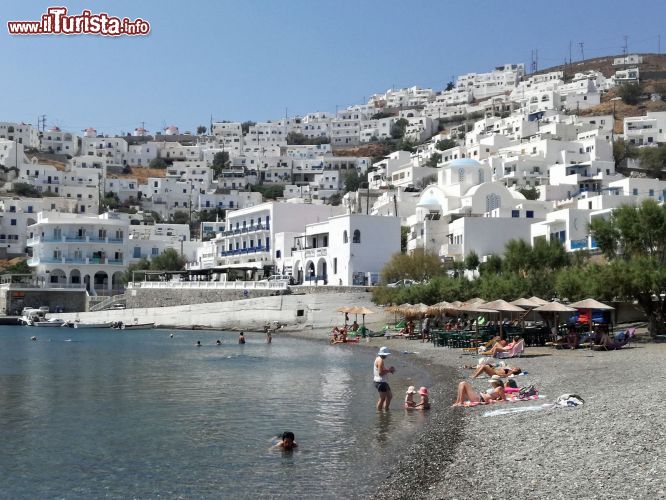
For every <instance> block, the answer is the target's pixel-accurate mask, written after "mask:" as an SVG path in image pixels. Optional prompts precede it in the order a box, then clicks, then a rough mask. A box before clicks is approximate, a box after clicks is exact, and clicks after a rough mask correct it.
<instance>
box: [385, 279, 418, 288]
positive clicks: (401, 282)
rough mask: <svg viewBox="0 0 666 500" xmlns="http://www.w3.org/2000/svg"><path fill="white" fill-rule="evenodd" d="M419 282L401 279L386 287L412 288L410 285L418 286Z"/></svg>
mask: <svg viewBox="0 0 666 500" xmlns="http://www.w3.org/2000/svg"><path fill="white" fill-rule="evenodd" d="M418 284H419V282H418V281H415V280H410V279H402V280H398V281H396V282H395V283H389V284H388V285H386V286H388V287H389V288H398V287H400V286H412V285H418Z"/></svg>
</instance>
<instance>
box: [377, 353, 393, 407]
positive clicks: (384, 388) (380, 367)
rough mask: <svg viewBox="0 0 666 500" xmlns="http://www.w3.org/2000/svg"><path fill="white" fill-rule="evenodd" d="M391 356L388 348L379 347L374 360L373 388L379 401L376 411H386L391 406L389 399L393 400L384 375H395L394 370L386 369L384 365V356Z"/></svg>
mask: <svg viewBox="0 0 666 500" xmlns="http://www.w3.org/2000/svg"><path fill="white" fill-rule="evenodd" d="M389 354H391V353H390V352H389V349H388V347H380V348H379V352H378V353H377V357H376V358H375V365H374V373H373V375H374V377H373V380H374V382H375V387H376V388H377V392H379V401H377V410H382V409H384V410H388V409H389V405H390V404H391V399H393V394H392V393H391V387H390V386H389V385H388V382H387V380H386V375H388V374H389V373H395V368H394V367H392V366H391V367H390V368H386V366H385V365H384V360H385V359H386V356H388V355H389Z"/></svg>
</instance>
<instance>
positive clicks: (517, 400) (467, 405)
mask: <svg viewBox="0 0 666 500" xmlns="http://www.w3.org/2000/svg"><path fill="white" fill-rule="evenodd" d="M543 397H544V396H541V395H538V394H535V395H534V396H529V397H527V398H519V397H518V396H511V397H508V398H506V400H505V401H506V402H507V403H520V402H522V401H531V400H535V399H540V398H543ZM503 402H504V401H496V400H494V399H493V400H490V401H488V402H485V403H482V402H481V401H477V402H472V401H465V402H464V403H463V406H464V407H465V408H471V407H472V406H479V405H492V404H497V403H503Z"/></svg>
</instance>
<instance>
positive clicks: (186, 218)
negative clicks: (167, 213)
mask: <svg viewBox="0 0 666 500" xmlns="http://www.w3.org/2000/svg"><path fill="white" fill-rule="evenodd" d="M171 222H173V223H174V224H189V223H190V215H189V213H188V212H183V211H182V210H178V211H176V212H174V213H173V214H171Z"/></svg>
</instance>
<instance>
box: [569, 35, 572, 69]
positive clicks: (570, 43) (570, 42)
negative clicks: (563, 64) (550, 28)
mask: <svg viewBox="0 0 666 500" xmlns="http://www.w3.org/2000/svg"><path fill="white" fill-rule="evenodd" d="M571 45H572V41H571V40H569V64H571Z"/></svg>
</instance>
